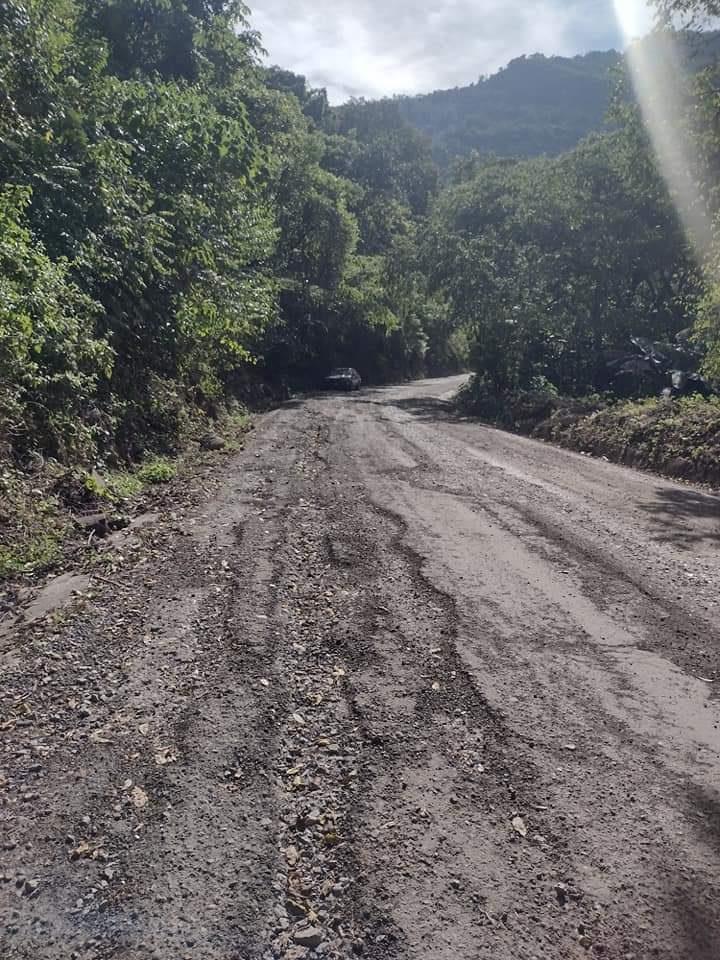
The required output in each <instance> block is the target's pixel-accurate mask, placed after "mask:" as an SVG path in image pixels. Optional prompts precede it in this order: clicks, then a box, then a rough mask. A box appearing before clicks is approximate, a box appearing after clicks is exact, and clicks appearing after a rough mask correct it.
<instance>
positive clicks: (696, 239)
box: [614, 0, 712, 266]
mask: <svg viewBox="0 0 720 960" xmlns="http://www.w3.org/2000/svg"><path fill="white" fill-rule="evenodd" d="M614 6H615V16H616V17H617V21H618V23H619V25H620V28H621V29H622V31H623V34H624V36H625V39H626V41H627V43H628V44H629V49H628V63H629V66H630V72H631V76H632V80H633V85H634V87H635V92H636V94H637V98H638V101H639V103H640V108H641V110H642V114H643V118H644V120H645V125H646V127H647V130H648V132H649V134H650V137H651V139H652V143H653V147H654V149H655V153H656V156H657V159H658V163H659V166H660V170H661V173H662V175H663V177H664V178H665V181H666V183H667V185H668V187H669V189H670V193H671V196H672V198H673V202H674V203H675V206H676V208H677V211H678V214H679V216H680V218H681V220H682V222H683V226H684V228H685V231H686V233H687V235H688V238H689V240H690V242H691V243H692V244H693V246H694V247H695V249H696V250H697V254H698V256H699V258H700V260H701V262H702V263H703V264H705V265H706V266H707V265H708V263H709V257H710V252H711V249H712V223H711V218H710V215H709V213H708V210H707V207H706V205H705V203H704V201H703V199H702V197H701V196H700V193H699V191H698V189H697V186H696V183H695V178H694V175H693V168H694V166H695V164H694V162H693V161H694V159H695V157H694V155H693V152H692V143H691V140H690V137H689V136H688V134H687V131H686V130H685V129H684V127H683V118H684V117H685V116H686V112H687V104H686V102H685V99H684V94H683V90H682V87H683V85H682V83H681V82H680V78H681V76H682V73H683V64H682V60H681V54H680V50H679V48H678V44H677V40H676V37H675V34H674V33H673V31H672V30H664V31H662V32H658V33H657V34H656V35H653V36H651V37H650V38H649V39H645V40H644V41H641V42H633V41H634V40H635V39H636V38H637V37H638V36H639V35H640V34H641V33H643V32H645V31H644V29H643V28H646V27H647V17H648V9H647V6H646V4H645V3H643V2H641V0H614Z"/></svg>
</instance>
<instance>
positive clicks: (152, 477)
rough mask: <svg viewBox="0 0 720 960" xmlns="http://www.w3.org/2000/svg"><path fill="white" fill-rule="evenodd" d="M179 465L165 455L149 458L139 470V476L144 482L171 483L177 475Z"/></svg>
mask: <svg viewBox="0 0 720 960" xmlns="http://www.w3.org/2000/svg"><path fill="white" fill-rule="evenodd" d="M176 473H177V467H176V466H175V464H174V463H173V462H172V460H168V459H166V458H165V457H157V458H156V459H154V460H148V461H147V462H146V463H144V464H143V465H142V466H141V467H140V469H139V470H138V471H137V474H136V476H137V478H138V480H139V481H140V482H141V483H143V484H157V483H169V482H170V480H172V479H173V478H174V477H175V474H176Z"/></svg>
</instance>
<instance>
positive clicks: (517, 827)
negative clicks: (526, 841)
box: [512, 817, 528, 837]
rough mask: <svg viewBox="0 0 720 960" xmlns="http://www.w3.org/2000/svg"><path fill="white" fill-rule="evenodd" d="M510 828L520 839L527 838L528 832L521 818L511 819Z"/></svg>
mask: <svg viewBox="0 0 720 960" xmlns="http://www.w3.org/2000/svg"><path fill="white" fill-rule="evenodd" d="M512 826H513V830H514V831H515V833H519V834H520V836H521V837H526V836H527V833H528V830H527V827H526V826H525V821H524V820H523V818H522V817H513V821H512Z"/></svg>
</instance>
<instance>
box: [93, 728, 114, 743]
mask: <svg viewBox="0 0 720 960" xmlns="http://www.w3.org/2000/svg"><path fill="white" fill-rule="evenodd" d="M90 739H91V740H92V742H93V743H112V740H111V739H110V737H106V736H105V733H104V731H103V730H93V732H92V733H91V734H90Z"/></svg>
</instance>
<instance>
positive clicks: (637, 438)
mask: <svg viewBox="0 0 720 960" xmlns="http://www.w3.org/2000/svg"><path fill="white" fill-rule="evenodd" d="M459 408H460V409H461V410H462V412H463V413H466V414H470V415H477V416H480V417H482V418H483V419H486V420H490V421H492V422H495V423H497V425H498V426H500V427H503V428H506V429H511V430H514V431H516V432H518V433H522V434H525V435H526V436H530V437H535V438H537V439H541V440H550V441H552V442H553V443H558V444H560V445H561V446H564V447H567V448H568V449H570V450H577V451H579V452H582V453H590V454H592V455H593V456H597V457H605V458H606V459H608V460H610V461H612V462H613V463H622V464H626V465H628V466H632V467H639V468H642V469H646V470H653V471H655V472H657V473H660V474H662V475H664V476H668V477H678V478H681V479H683V480H690V481H693V482H695V483H709V484H718V483H720V398H717V397H716V398H712V399H709V400H706V399H704V398H702V397H699V396H698V397H687V398H683V399H679V400H663V399H649V400H641V401H619V402H613V403H610V402H608V401H607V400H603V399H601V398H596V399H593V398H589V399H586V400H573V399H570V398H561V397H554V396H552V395H549V394H545V393H532V392H528V393H524V394H518V395H514V396H512V397H508V398H506V399H505V400H503V401H498V400H492V401H490V400H489V399H488V398H487V397H484V396H481V395H478V393H477V391H476V390H473V389H472V387H471V388H469V389H466V390H465V391H464V392H463V393H462V394H461V396H460V399H459Z"/></svg>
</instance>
